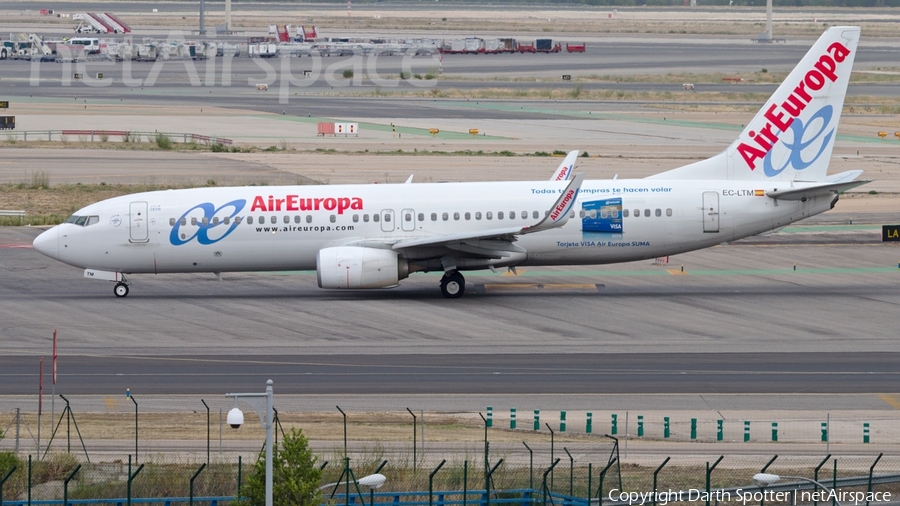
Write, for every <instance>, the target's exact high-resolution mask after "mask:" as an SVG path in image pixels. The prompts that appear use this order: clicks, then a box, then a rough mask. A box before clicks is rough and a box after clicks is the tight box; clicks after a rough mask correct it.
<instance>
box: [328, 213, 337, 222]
mask: <svg viewBox="0 0 900 506" xmlns="http://www.w3.org/2000/svg"><path fill="white" fill-rule="evenodd" d="M328 221H330V222H332V223H334V222H336V221H337V216H335V215H333V214H332V215H331V216H329V217H328Z"/></svg>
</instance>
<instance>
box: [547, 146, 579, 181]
mask: <svg viewBox="0 0 900 506" xmlns="http://www.w3.org/2000/svg"><path fill="white" fill-rule="evenodd" d="M577 159H578V151H569V154H568V155H566V158H565V159H564V160H563V161H562V163H561V164H559V168H558V169H556V172H554V173H553V175H552V176H550V181H568V180H569V179H571V178H572V174H574V173H575V160H577Z"/></svg>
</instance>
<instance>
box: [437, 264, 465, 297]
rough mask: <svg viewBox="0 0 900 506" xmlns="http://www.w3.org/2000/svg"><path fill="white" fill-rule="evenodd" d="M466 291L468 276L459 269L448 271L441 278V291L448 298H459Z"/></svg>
mask: <svg viewBox="0 0 900 506" xmlns="http://www.w3.org/2000/svg"><path fill="white" fill-rule="evenodd" d="M465 291H466V278H464V277H463V275H462V274H460V273H459V271H455V270H454V271H448V272H445V273H444V277H442V278H441V293H442V294H444V297H447V298H448V299H458V298H460V297H462V296H463V293H465Z"/></svg>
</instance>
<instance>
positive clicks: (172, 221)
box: [169, 218, 175, 227]
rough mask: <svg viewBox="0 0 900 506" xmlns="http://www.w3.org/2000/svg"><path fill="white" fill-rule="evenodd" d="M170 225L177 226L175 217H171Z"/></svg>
mask: <svg viewBox="0 0 900 506" xmlns="http://www.w3.org/2000/svg"><path fill="white" fill-rule="evenodd" d="M169 226H170V227H174V226H175V218H169Z"/></svg>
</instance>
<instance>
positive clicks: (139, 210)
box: [128, 202, 150, 242]
mask: <svg viewBox="0 0 900 506" xmlns="http://www.w3.org/2000/svg"><path fill="white" fill-rule="evenodd" d="M128 223H129V227H128V228H129V232H130V234H131V236H130V238H131V242H147V241H149V240H150V231H149V229H148V228H147V223H148V220H147V203H146V202H132V203H131V206H130V208H129V220H128Z"/></svg>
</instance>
